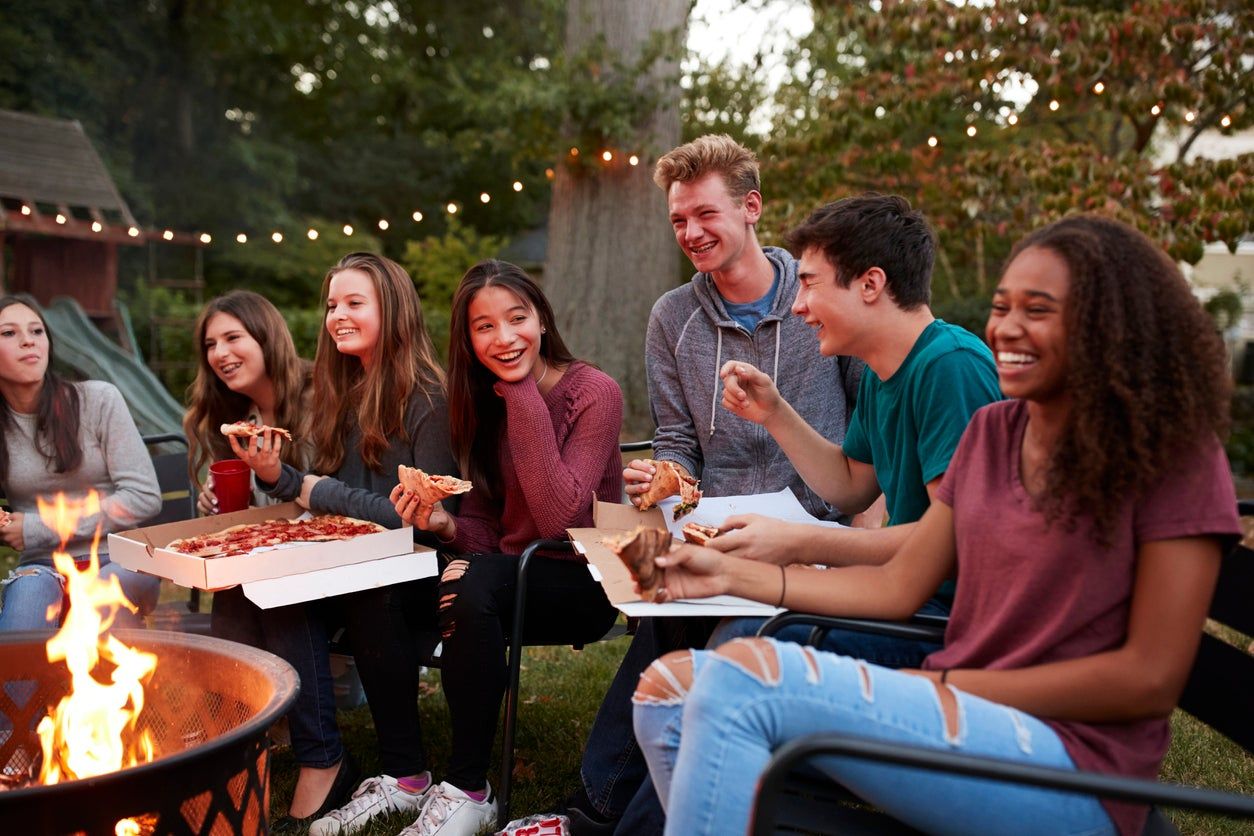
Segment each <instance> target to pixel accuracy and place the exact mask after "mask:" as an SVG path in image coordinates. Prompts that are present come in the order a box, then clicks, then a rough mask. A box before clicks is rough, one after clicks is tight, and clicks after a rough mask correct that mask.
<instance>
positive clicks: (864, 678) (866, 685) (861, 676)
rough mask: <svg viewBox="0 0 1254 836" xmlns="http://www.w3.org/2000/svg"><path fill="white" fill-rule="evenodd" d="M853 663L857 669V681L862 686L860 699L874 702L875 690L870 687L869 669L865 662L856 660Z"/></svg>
mask: <svg viewBox="0 0 1254 836" xmlns="http://www.w3.org/2000/svg"><path fill="white" fill-rule="evenodd" d="M854 664H855V665H856V666H857V669H858V683H859V684H860V685H861V686H862V699H864V700H866V701H867V702H869V703H872V704H874V702H875V690H874V689H873V688H872V687H871V669H870V668H868V667H867V666H866V662H862V661H858V662H855V663H854Z"/></svg>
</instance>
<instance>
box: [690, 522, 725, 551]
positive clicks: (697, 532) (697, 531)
mask: <svg viewBox="0 0 1254 836" xmlns="http://www.w3.org/2000/svg"><path fill="white" fill-rule="evenodd" d="M682 531H683V533H684V540H686V541H687V542H689V543H692V544H694V545H697V546H704V545H705V544H706V543H708V542H710V541H711V540H713V539H714V538H715V537H717V536H718V529H717V528H715V527H714V526H712V525H702V524H701V523H696V522H690V523H684V527H683V529H682Z"/></svg>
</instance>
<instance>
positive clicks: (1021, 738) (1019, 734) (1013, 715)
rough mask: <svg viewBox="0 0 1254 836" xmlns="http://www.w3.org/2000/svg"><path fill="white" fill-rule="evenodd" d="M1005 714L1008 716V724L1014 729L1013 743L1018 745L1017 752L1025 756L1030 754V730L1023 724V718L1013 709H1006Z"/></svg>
mask: <svg viewBox="0 0 1254 836" xmlns="http://www.w3.org/2000/svg"><path fill="white" fill-rule="evenodd" d="M1006 713H1007V714H1009V715H1010V722H1011V723H1012V724H1013V725H1014V727H1015V742H1016V743H1017V744H1018V745H1019V751H1021V752H1023V754H1025V755H1030V754H1032V730H1031V729H1029V728H1028V727H1027V724H1026V723H1024V722H1023V716H1022V715H1020V714H1019V712H1018V711H1015V710H1014V709H1013V708H1007V709H1006Z"/></svg>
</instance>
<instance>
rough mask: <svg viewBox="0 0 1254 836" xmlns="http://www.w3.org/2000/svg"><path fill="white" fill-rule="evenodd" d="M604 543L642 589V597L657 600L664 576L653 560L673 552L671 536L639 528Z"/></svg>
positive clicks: (646, 528)
mask: <svg viewBox="0 0 1254 836" xmlns="http://www.w3.org/2000/svg"><path fill="white" fill-rule="evenodd" d="M601 542H602V543H604V545H605V547H606V548H607V549H609V550H610V551H612V552H613V553H614V554H616V555H618V559H619V560H621V561H622V562H623V565H624V566H626V567H627V571H629V572H631V577H632V579H633V580H635V582H636V585H637V586H639V587H640V597H641V598H642V599H644V600H645V601H651V600H653V596H654V593H656V592H657V588H658V585H659V584H660V583H661V581H662V572H661V571H660V570H659V569H658V568H657V564H656V563H654V562H653V559H654V558H655V557H657V556H658V555H661V554H666V553H667V552H668V551H670V548H671V534H670V532H669V531H666V530H665V529H662V528H649V527H647V526H643V525H638V526H636V527H635V529H633V530H632V531H627V532H624V533H623V534H620V535H618V536H617V537H608V538H606V539H605V540H602V541H601Z"/></svg>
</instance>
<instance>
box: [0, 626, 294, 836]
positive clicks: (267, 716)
mask: <svg viewBox="0 0 1254 836" xmlns="http://www.w3.org/2000/svg"><path fill="white" fill-rule="evenodd" d="M50 635H51V634H50V633H13V634H11V635H8V636H0V773H2V774H3V775H4V776H9V777H11V776H14V775H22V774H26V773H28V772H29V770H30V768H31V765H32V764H33V763H34V762H35V761H36V760H37V759H38V758H39V755H40V747H39V737H38V735H37V734H36V733H35V727H36V726H37V725H38V724H39V720H40V719H41V718H42V717H43V716H44V715H45V714H46V713H47V711H48V708H49V706H53V705H55V704H56V703H57V702H58V701H59V700H60V699H61V697H62V696H64V695H65V693H66V692H67V691H68V690H69V674H68V672H67V671H66V669H65V666H64V665H63V664H61V663H57V664H55V665H54V664H50V663H49V662H48V658H47V655H46V652H45V649H44V643H45V642H46V641H47V639H48V638H49V636H50ZM115 635H116V636H117V637H118V638H119V639H121V640H122V641H123V642H125V643H126V644H128V645H131V646H132V647H137V648H139V649H141V650H145V651H148V652H150V653H156V654H157V669H156V671H155V672H154V673H153V676H152V679H151V681H150V682H149V683H148V685H147V687H146V688H145V689H144V692H145V697H144V710H143V712H142V713H141V715H140V717H139V727H140V728H141V729H148V730H149V731H150V732H151V733H152V737H153V740H154V742H155V744H156V759H155V760H153V761H152V762H151V763H146V764H142V765H140V766H134V767H131V768H129V769H122V770H119V771H117V772H113V773H110V774H108V775H101V776H99V777H96V778H89V779H85V780H81V781H69V782H66V783H63V784H53V785H51V786H42V785H33V786H27V787H23V788H20V789H10V790H0V830H3V831H4V832H5V833H39V834H62V833H78V832H86V833H88V834H97V833H101V834H110V835H111V834H113V833H114V826H115V824H116V822H117V821H118V820H119V819H123V818H128V817H129V818H134V819H136V820H137V821H139V823H140V825H141V828H142V831H143V832H144V833H159V834H166V833H170V834H219V833H240V834H253V833H267V832H268V815H269V808H270V792H269V787H270V753H269V747H268V742H267V738H266V731H267V729H269V727H270V726H271V724H273V723H274V721H275V720H277V719H278V718H279V717H281V716H283V714H284V713H286V711H287V709H288V707H289V706H290V705H291V704H292V701H293V700H294V699H295V698H296V692H297V689H298V687H299V685H298V680H297V677H296V672H295V671H294V670H293V669H292V667H291V666H290V665H288V664H287V663H286V662H284V661H283V660H281V659H279V658H278V657H277V656H273V655H271V654H269V653H266V652H264V651H261V650H256V649H255V648H251V647H247V646H245V645H241V644H235V643H233V642H227V641H222V640H220V639H211V638H207V637H205V636H193V635H186V634H183V633H163V632H158V631H155V630H119V631H117V632H116V633H115Z"/></svg>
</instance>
